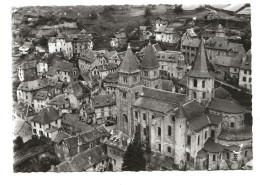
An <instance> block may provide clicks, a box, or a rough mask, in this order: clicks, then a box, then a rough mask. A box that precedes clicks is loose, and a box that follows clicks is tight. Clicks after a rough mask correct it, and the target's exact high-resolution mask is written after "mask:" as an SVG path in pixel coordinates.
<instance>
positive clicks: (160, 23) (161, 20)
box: [155, 16, 169, 30]
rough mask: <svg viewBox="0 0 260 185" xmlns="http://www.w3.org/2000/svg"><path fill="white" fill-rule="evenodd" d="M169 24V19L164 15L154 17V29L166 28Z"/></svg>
mask: <svg viewBox="0 0 260 185" xmlns="http://www.w3.org/2000/svg"><path fill="white" fill-rule="evenodd" d="M168 24H169V21H168V19H167V18H165V17H161V16H160V17H157V18H156V19H155V29H156V30H157V29H161V28H166V27H167V26H168Z"/></svg>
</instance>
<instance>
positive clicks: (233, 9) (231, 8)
mask: <svg viewBox="0 0 260 185" xmlns="http://www.w3.org/2000/svg"><path fill="white" fill-rule="evenodd" d="M245 5H246V4H231V5H229V6H227V7H225V8H223V10H226V11H231V12H237V11H238V10H240V9H241V8H243V7H244V6H245Z"/></svg>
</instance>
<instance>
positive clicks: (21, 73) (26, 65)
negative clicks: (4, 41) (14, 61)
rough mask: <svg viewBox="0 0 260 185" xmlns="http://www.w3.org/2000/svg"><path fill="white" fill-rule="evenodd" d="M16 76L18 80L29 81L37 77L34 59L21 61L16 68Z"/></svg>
mask: <svg viewBox="0 0 260 185" xmlns="http://www.w3.org/2000/svg"><path fill="white" fill-rule="evenodd" d="M17 73H18V78H19V80H20V81H22V82H23V81H30V80H33V79H35V77H37V68H36V61H35V60H34V61H30V62H23V63H22V64H21V65H19V66H18V68H17Z"/></svg>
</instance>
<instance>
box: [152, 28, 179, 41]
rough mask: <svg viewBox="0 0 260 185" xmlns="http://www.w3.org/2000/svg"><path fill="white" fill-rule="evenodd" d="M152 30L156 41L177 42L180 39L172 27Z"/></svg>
mask: <svg viewBox="0 0 260 185" xmlns="http://www.w3.org/2000/svg"><path fill="white" fill-rule="evenodd" d="M154 32H155V40H156V41H161V42H168V43H177V42H178V41H179V40H180V37H179V35H178V34H177V32H176V31H175V30H174V28H160V29H156V30H154Z"/></svg>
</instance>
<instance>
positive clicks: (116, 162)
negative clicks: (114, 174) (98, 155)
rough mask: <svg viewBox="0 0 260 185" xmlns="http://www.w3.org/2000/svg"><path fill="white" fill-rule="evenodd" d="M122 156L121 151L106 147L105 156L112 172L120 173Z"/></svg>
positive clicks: (122, 152)
mask: <svg viewBox="0 0 260 185" xmlns="http://www.w3.org/2000/svg"><path fill="white" fill-rule="evenodd" d="M124 154H125V152H124V151H123V150H120V149H118V148H115V147H111V146H109V145H107V155H108V157H109V158H110V161H111V163H112V165H113V171H122V164H123V157H124Z"/></svg>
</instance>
